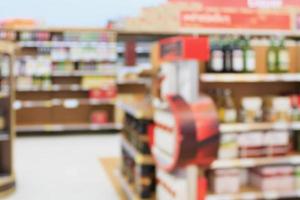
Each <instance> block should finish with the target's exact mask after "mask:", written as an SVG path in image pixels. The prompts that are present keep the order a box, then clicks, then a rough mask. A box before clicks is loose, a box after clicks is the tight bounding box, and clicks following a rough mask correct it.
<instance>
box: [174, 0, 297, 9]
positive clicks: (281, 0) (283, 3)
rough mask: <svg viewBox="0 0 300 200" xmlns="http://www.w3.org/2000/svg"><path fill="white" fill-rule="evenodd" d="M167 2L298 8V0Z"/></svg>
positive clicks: (197, 0) (214, 5) (190, 0)
mask: <svg viewBox="0 0 300 200" xmlns="http://www.w3.org/2000/svg"><path fill="white" fill-rule="evenodd" d="M169 2H172V3H176V2H194V3H195V2H196V3H197V2H198V3H201V4H202V5H203V6H205V7H238V8H280V9H281V8H283V7H298V8H300V0H169Z"/></svg>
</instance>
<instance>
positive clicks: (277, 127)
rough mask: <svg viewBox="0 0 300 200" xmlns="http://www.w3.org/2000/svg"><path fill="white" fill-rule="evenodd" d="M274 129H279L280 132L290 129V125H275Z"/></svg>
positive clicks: (281, 123) (282, 123)
mask: <svg viewBox="0 0 300 200" xmlns="http://www.w3.org/2000/svg"><path fill="white" fill-rule="evenodd" d="M273 128H274V129H279V130H282V129H288V128H289V125H288V124H287V123H285V122H279V123H275V124H273Z"/></svg>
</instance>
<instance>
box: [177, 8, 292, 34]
mask: <svg viewBox="0 0 300 200" xmlns="http://www.w3.org/2000/svg"><path fill="white" fill-rule="evenodd" d="M180 24H181V26H182V27H183V28H251V29H269V30H272V29H273V30H274V29H281V30H290V29H291V28H292V27H291V19H290V16H289V14H274V13H258V12H255V11H253V12H250V13H238V12H232V13H229V12H224V11H220V12H209V11H182V12H181V13H180Z"/></svg>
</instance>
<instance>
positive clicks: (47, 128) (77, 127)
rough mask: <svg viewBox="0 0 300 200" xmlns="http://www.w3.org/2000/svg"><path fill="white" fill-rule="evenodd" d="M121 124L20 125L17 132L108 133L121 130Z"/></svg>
mask: <svg viewBox="0 0 300 200" xmlns="http://www.w3.org/2000/svg"><path fill="white" fill-rule="evenodd" d="M121 128H122V127H121V125H119V124H115V123H107V124H101V125H97V124H48V125H47V124H37V125H18V126H17V128H16V130H17V132H19V133H22V132H63V131H106V130H120V129H121Z"/></svg>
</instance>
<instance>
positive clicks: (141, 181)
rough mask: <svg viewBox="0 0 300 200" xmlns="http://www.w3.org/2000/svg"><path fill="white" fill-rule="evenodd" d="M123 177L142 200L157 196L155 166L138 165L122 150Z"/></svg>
mask: <svg viewBox="0 0 300 200" xmlns="http://www.w3.org/2000/svg"><path fill="white" fill-rule="evenodd" d="M121 172H122V175H123V176H125V177H126V178H127V181H128V183H129V184H130V185H133V189H134V192H135V194H137V195H138V197H139V198H141V199H149V198H152V197H153V196H154V194H155V187H156V178H155V166H154V165H137V164H136V163H135V161H134V159H133V158H132V157H131V156H130V155H129V154H128V153H127V152H126V150H124V149H122V163H121Z"/></svg>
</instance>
